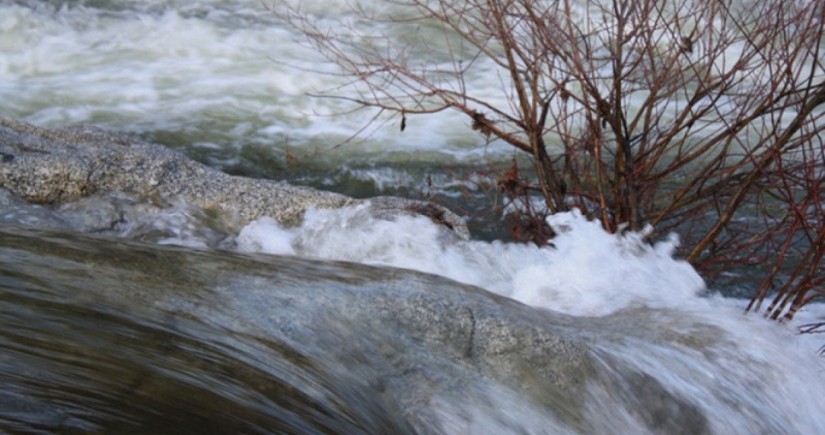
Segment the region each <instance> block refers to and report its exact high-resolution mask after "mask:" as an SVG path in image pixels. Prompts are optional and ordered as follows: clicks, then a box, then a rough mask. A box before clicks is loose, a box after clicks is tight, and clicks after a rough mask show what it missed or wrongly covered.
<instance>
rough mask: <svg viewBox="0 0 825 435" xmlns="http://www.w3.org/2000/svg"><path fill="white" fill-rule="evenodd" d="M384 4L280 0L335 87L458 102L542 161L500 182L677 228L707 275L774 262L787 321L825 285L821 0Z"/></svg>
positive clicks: (614, 220) (551, 202) (616, 220)
mask: <svg viewBox="0 0 825 435" xmlns="http://www.w3.org/2000/svg"><path fill="white" fill-rule="evenodd" d="M386 3H387V4H389V5H391V6H392V7H391V8H389V9H390V10H391V11H392V12H389V13H379V12H376V11H370V10H368V9H367V8H366V7H364V6H362V5H359V4H358V3H355V2H353V3H351V7H352V11H351V12H352V15H351V16H350V18H351V19H349V20H337V21H335V22H334V25H327V26H325V25H324V24H323V23H324V21H323V20H317V19H315V18H314V17H313V16H312V15H310V14H308V13H306V12H305V11H302V10H301V7H300V5H296V4H295V3H290V2H289V1H282V2H277V3H274V4H272V5H270V7H271V10H272V11H273V12H274V13H275V14H277V15H279V16H280V17H281V18H282V19H283V20H284V21H285V22H286V23H288V24H289V25H291V26H292V27H293V28H294V29H296V30H298V31H299V32H301V33H303V35H305V36H306V41H307V43H308V44H309V45H310V46H312V47H313V48H314V49H315V50H317V51H318V52H320V53H322V54H323V55H325V56H326V57H327V59H328V60H329V61H331V62H333V63H335V64H337V65H338V67H339V68H340V70H341V71H342V72H343V73H344V74H345V75H346V76H348V77H350V78H351V79H352V81H351V82H350V83H349V86H345V87H342V88H336V89H335V90H334V91H331V92H330V93H327V94H325V96H327V97H330V98H342V99H345V100H348V101H350V102H352V103H354V104H355V105H356V106H361V107H365V108H373V109H376V110H378V112H379V113H386V112H390V113H395V114H397V115H398V116H399V118H400V125H401V129H402V130H403V129H404V127H405V125H406V120H407V117H410V116H416V115H426V114H433V113H437V112H442V111H457V112H459V113H462V114H463V115H465V116H466V119H467V123H468V124H469V125H470V126H471V127H472V129H474V130H476V131H477V132H478V133H480V134H481V135H483V136H484V137H485V138H487V139H488V140H498V141H503V142H505V143H507V144H509V145H512V146H513V147H514V148H515V149H517V150H520V151H523V152H524V153H525V154H524V155H525V156H528V157H529V158H530V160H531V161H532V166H533V167H532V168H531V170H530V171H525V172H523V173H519V172H514V173H510V174H503V176H502V178H501V179H502V182H501V183H500V184H501V186H502V188H503V189H504V190H505V191H506V192H507V193H508V194H510V195H511V196H512V195H514V196H518V195H521V196H523V197H525V198H529V197H530V196H539V197H540V198H541V199H542V201H543V208H542V210H527V212H528V214H530V213H532V214H533V215H534V216H538V215H541V214H542V213H556V212H559V211H564V210H568V209H570V208H572V207H577V208H579V209H581V210H582V212H583V213H585V214H586V215H588V216H590V217H592V218H595V219H598V220H599V221H600V222H601V223H602V225H603V226H604V228H605V229H607V230H609V231H619V230H621V229H624V228H627V229H630V230H637V229H640V228H641V227H642V226H643V225H644V224H646V223H651V224H653V225H654V226H655V227H656V228H657V231H659V234H661V232H667V231H671V230H673V229H678V230H679V231H680V233H681V234H682V235H683V244H684V247H685V251H684V255H685V257H686V258H687V259H688V260H689V261H690V262H691V263H693V264H694V265H695V266H696V267H697V268H699V269H700V270H702V271H704V272H705V273H706V274H709V276H710V275H711V274H713V273H719V272H721V271H724V270H727V269H729V268H730V267H732V266H735V265H743V264H762V265H765V267H766V268H767V270H766V278H765V279H764V281H763V282H762V283H761V284H760V285H759V290H758V292H757V293H756V294H755V295H754V298H753V300H752V302H751V305H750V306H749V309H754V310H756V309H761V306H762V303H763V302H764V300H765V299H766V298H768V297H769V295H773V296H770V297H772V300H771V302H770V304H769V305H768V307H767V309H766V311H765V313H766V315H769V316H770V317H772V318H775V319H777V318H784V319H790V318H792V317H793V315H794V313H795V312H796V311H797V310H798V309H799V307H801V306H803V305H804V304H806V303H808V302H810V301H811V300H813V299H814V298H816V297H818V296H821V295H822V292H823V270H822V255H823V249H824V248H823V244H824V243H823V235H824V234H825V222H823V221H824V219H823V216H824V214H823V201H822V195H823V176H825V163H824V162H825V156H823V145H822V140H823V139H822V138H823V136H822V133H823V128H824V127H825V122H823V114H824V113H825V112H823V110H822V107H821V106H822V104H823V103H825V67H823V64H822V59H821V58H822V56H821V55H822V53H823V48H822V47H821V44H822V41H823V39H824V38H823V36H825V35H823V26H825V2H820V1H813V2H806V1H786V0H764V1H750V0H744V1H739V0H737V1H734V0H693V1H687V2H684V1H675V0H673V1H661V0H577V1H576V2H573V1H571V0H558V1H543V0H461V1H458V0H388V1H387V2H386ZM375 4H376V3H375V2H373V3H372V5H375ZM375 22H382V23H383V24H389V26H387V25H382V26H370V25H368V24H369V23H375ZM386 29H394V30H393V33H394V35H402V36H393V35H389V34H387V33H386V32H387V30H386ZM433 32H439V35H440V36H441V37H439V38H434V37H433V36H432V35H433ZM425 34H426V35H427V37H423V36H422V35H425ZM478 74H487V75H493V76H495V77H498V78H499V80H500V83H501V92H502V95H503V98H495V97H487V96H486V95H488V94H487V93H484V92H479V91H478V90H477V89H473V88H472V86H471V85H470V84H471V77H473V76H475V75H478ZM527 172H529V173H530V174H531V175H530V176H529V177H525V176H524V175H523V174H525V173H527ZM527 202H528V203H529V201H527ZM536 234H539V238H541V237H549V236H550V233H547V232H546V233H542V232H541V231H539V232H537V233H536ZM654 234H655V233H654Z"/></svg>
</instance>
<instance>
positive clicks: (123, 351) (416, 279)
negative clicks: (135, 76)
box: [0, 226, 708, 434]
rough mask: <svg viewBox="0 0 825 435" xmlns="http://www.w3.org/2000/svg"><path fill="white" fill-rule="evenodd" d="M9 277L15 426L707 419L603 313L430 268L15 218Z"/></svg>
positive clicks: (670, 428) (508, 427) (1, 291)
mask: <svg viewBox="0 0 825 435" xmlns="http://www.w3.org/2000/svg"><path fill="white" fill-rule="evenodd" d="M0 277H5V278H2V279H0V312H8V313H16V314H15V315H14V316H12V317H10V316H0V331H2V332H0V348H5V349H15V351H14V352H11V353H7V354H4V356H3V358H0V383H2V384H3V385H4V386H5V387H4V389H5V390H6V391H8V392H9V394H7V395H5V396H3V397H0V403H2V404H3V406H2V407H0V408H3V409H11V410H16V411H14V412H15V417H14V420H15V421H17V422H22V423H20V424H19V425H18V426H15V427H12V428H8V429H15V430H20V431H23V432H25V431H26V429H31V428H32V427H37V428H38V430H47V431H60V430H71V429H74V430H87V431H104V432H118V431H122V432H135V431H137V432H144V431H149V432H151V431H160V432H169V431H174V432H176V433H201V432H199V431H203V430H204V428H209V429H210V430H212V431H231V432H300V433H318V432H323V433H456V432H466V433H520V432H524V433H565V432H568V433H569V432H579V433H613V432H614V429H616V428H614V427H611V424H612V420H604V419H601V417H602V413H603V412H607V411H606V410H604V409H602V408H603V407H605V406H609V407H611V409H610V410H609V412H610V415H611V416H618V417H622V418H623V419H624V420H623V421H622V425H621V426H620V430H619V432H622V431H630V432H635V433H641V432H639V431H645V430H649V431H652V432H655V433H676V434H678V433H691V434H698V433H703V432H707V430H708V427H707V421H706V420H705V416H704V415H703V414H702V413H701V412H699V410H698V408H697V407H696V406H695V405H693V404H692V403H691V401H690V400H689V399H686V398H684V397H679V395H678V394H675V393H673V392H671V391H668V389H667V388H665V387H663V385H662V384H660V383H659V381H657V380H656V379H654V378H653V377H651V376H647V375H645V374H643V373H638V372H636V371H634V370H633V369H630V368H629V367H627V366H626V363H625V362H623V361H620V360H619V359H615V358H611V357H609V356H607V355H605V354H604V353H603V352H602V351H601V350H600V349H599V346H598V343H599V341H601V340H604V338H603V337H602V338H600V337H599V335H600V334H604V333H603V332H601V333H600V332H599V331H603V330H604V329H605V325H604V324H602V325H598V324H596V325H592V324H591V323H592V321H591V320H589V319H580V318H573V317H569V316H565V315H560V314H557V313H553V312H550V311H546V310H541V309H536V308H532V307H528V306H525V305H522V304H520V303H517V302H514V301H512V300H509V299H506V298H503V297H500V296H496V295H494V294H491V293H488V292H486V291H484V290H482V289H479V288H476V287H472V286H468V285H462V284H458V283H456V282H453V281H450V280H448V279H444V278H439V277H435V276H431V275H426V274H422V273H416V272H412V271H407V270H399V269H391V268H379V267H370V266H363V265H355V264H349V263H338V262H328V261H313V260H308V259H301V258H295V257H279V256H263V255H257V256H250V255H242V254H236V253H231V252H225V251H216V250H188V249H183V248H175V247H164V246H157V245H150V244H142V243H136V242H129V241H115V240H112V239H105V238H96V237H91V236H83V235H76V234H67V233H55V232H45V231H38V230H33V229H28V230H23V229H20V228H15V227H8V226H7V227H0ZM636 326H637V325H633V327H636ZM21 330H25V331H26V332H25V333H21V332H20V331H21ZM626 332H627V331H621V332H619V333H620V334H624V333H626ZM27 337H32V339H29V338H27ZM41 347H43V348H44V349H48V351H41V350H40V348H41ZM24 368H25V369H24ZM594 394H595V396H594ZM599 394H604V395H606V396H607V397H610V398H611V399H610V400H608V401H604V402H602V401H600V400H599ZM617 396H618V397H620V400H616V399H615V397H617ZM101 397H102V398H103V400H100V399H99V398H101ZM29 398H36V400H35V399H29ZM614 408H615V409H614ZM19 409H24V411H25V412H22V411H19ZM3 412H4V411H3V410H2V409H0V422H2V421H4V417H6V416H4V415H3ZM2 428H3V426H2V423H0V429H2Z"/></svg>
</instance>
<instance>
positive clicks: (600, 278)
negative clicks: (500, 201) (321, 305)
mask: <svg viewBox="0 0 825 435" xmlns="http://www.w3.org/2000/svg"><path fill="white" fill-rule="evenodd" d="M550 223H551V225H553V227H554V228H555V229H556V230H557V231H558V232H559V233H560V234H559V236H558V237H557V238H556V239H554V241H553V243H554V245H555V246H554V247H545V248H538V247H535V246H531V245H521V244H510V243H501V242H493V243H489V242H482V241H460V240H457V239H455V238H452V237H450V234H449V232H448V231H447V230H445V229H444V228H442V227H439V226H438V225H436V224H434V223H433V222H432V221H430V220H429V219H427V218H425V217H422V216H399V217H396V218H395V219H394V220H392V221H389V220H383V219H376V218H374V217H372V215H371V212H370V211H369V210H368V208H367V206H363V205H362V206H356V207H350V208H344V209H338V210H325V209H310V210H309V211H308V212H307V213H306V216H305V218H304V222H303V224H302V226H301V227H299V228H294V229H283V228H281V227H280V226H278V225H277V223H275V221H273V220H271V219H269V218H262V219H258V220H256V221H254V222H253V223H251V224H250V225H248V226H247V227H245V228H244V229H243V231H242V232H241V235H240V236H239V238H238V246H239V249H241V250H244V251H258V252H269V253H278V254H281V253H294V254H296V255H301V256H307V257H313V258H325V259H335V260H346V261H353V262H359V263H368V264H382V265H389V266H395V267H403V268H409V269H415V270H420V271H423V272H428V273H434V274H438V275H442V276H446V277H449V278H452V279H455V280H457V281H461V282H465V283H468V284H474V285H478V286H481V287H484V288H486V289H488V290H490V291H494V292H496V293H499V294H502V295H505V296H508V297H512V298H514V299H517V300H519V301H522V302H524V303H527V304H530V305H534V306H540V307H544V308H548V309H552V310H556V311H562V312H565V313H569V314H575V315H588V316H602V315H607V314H611V313H614V312H616V311H618V310H622V309H625V308H628V307H632V306H649V307H667V306H677V305H681V304H683V303H685V301H691V300H695V299H697V296H696V295H697V293H699V292H700V291H702V290H704V282H703V281H702V279H701V277H699V275H698V274H697V273H696V271H695V270H693V268H692V267H691V266H690V265H689V264H687V263H686V262H684V261H680V260H676V259H674V258H673V249H674V247H675V243H676V242H675V240H674V239H669V240H665V241H662V242H659V243H657V244H655V245H653V246H651V245H649V244H647V242H645V241H644V240H643V235H641V234H636V233H628V234H626V235H615V234H608V233H606V232H605V231H604V230H602V229H601V226H600V225H599V224H598V223H597V222H590V221H588V220H587V219H585V218H584V217H582V216H581V214H580V213H578V212H577V211H575V212H570V213H564V214H559V215H556V216H554V217H552V218H551V221H550Z"/></svg>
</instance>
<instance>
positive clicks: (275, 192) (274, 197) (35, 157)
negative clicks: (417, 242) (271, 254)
mask: <svg viewBox="0 0 825 435" xmlns="http://www.w3.org/2000/svg"><path fill="white" fill-rule="evenodd" d="M0 187H4V188H6V189H8V190H9V191H11V192H12V193H14V194H15V195H17V196H19V197H20V198H23V199H25V200H26V201H29V202H32V203H36V204H60V203H65V202H67V201H74V200H77V199H79V198H83V197H87V196H90V195H93V194H100V193H107V192H124V193H128V194H132V195H138V196H142V197H146V198H150V199H154V200H159V201H167V202H168V201H183V202H186V203H188V204H191V205H194V206H196V207H200V208H202V209H205V210H215V211H220V212H226V213H229V214H231V215H232V216H233V217H234V218H235V219H237V222H238V223H239V224H241V225H243V224H245V223H248V222H249V221H251V220H253V219H255V218H258V217H260V216H270V217H272V218H274V219H276V220H278V221H279V222H280V223H281V224H284V225H287V226H290V225H295V224H296V223H298V222H299V221H300V219H301V217H302V216H303V213H304V211H305V210H306V209H307V208H308V207H310V206H314V207H320V208H337V207H342V206H346V205H353V204H355V203H358V202H360V201H359V200H356V199H353V198H349V197H347V196H344V195H340V194H337V193H332V192H324V191H319V190H316V189H312V188H308V187H300V186H290V185H288V184H285V183H281V182H276V181H272V180H260V179H251V178H245V177H237V176H231V175H228V174H225V173H223V172H220V171H218V170H216V169H213V168H210V167H207V166H205V165H202V164H200V163H198V162H195V161H193V160H191V159H189V158H188V157H186V156H184V155H183V154H181V153H179V152H176V151H173V150H170V149H168V148H166V147H163V146H160V145H154V144H148V143H145V142H141V141H139V140H136V139H134V138H131V137H129V136H126V135H120V134H114V133H109V132H106V131H104V130H101V129H98V128H95V127H92V126H85V125H80V126H71V127H64V128H56V129H43V128H38V127H35V126H32V125H30V124H27V123H24V122H20V121H17V120H14V119H7V118H0ZM373 203H374V207H376V210H379V211H380V212H381V213H386V212H387V210H389V209H393V210H394V212H395V213H416V214H424V215H427V216H429V217H431V218H432V219H433V220H435V221H436V222H438V223H441V224H444V225H445V226H447V227H450V228H452V229H453V230H454V231H455V232H456V234H458V235H460V236H461V237H467V235H468V234H467V229H466V226H465V225H464V223H463V221H462V219H461V218H459V217H458V216H456V215H455V214H453V213H451V212H450V211H449V210H446V209H444V208H443V207H439V206H436V205H433V204H427V203H421V202H418V201H408V200H403V199H387V198H380V199H376V200H375V201H373Z"/></svg>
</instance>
